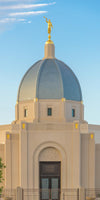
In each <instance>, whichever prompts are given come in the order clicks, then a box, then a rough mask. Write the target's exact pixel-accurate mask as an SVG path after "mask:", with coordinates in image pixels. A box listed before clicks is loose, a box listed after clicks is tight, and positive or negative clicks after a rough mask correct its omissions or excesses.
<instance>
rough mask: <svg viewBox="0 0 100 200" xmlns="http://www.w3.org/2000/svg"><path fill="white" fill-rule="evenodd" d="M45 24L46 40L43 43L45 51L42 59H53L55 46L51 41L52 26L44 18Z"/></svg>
mask: <svg viewBox="0 0 100 200" xmlns="http://www.w3.org/2000/svg"><path fill="white" fill-rule="evenodd" d="M44 18H45V19H46V23H47V24H48V40H47V41H46V43H45V49H44V58H43V59H53V58H55V46H54V43H53V41H52V40H51V28H53V25H52V23H51V21H50V19H49V20H47V18H46V17H44Z"/></svg>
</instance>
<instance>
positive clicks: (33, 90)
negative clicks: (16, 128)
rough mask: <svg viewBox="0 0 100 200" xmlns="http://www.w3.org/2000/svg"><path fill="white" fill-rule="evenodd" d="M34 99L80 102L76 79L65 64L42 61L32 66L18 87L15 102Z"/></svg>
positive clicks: (56, 61) (80, 97)
mask: <svg viewBox="0 0 100 200" xmlns="http://www.w3.org/2000/svg"><path fill="white" fill-rule="evenodd" d="M34 98H38V99H61V98H65V99H67V100H73V101H81V100H82V93H81V88H80V84H79V82H78V79H77V78H76V76H75V74H74V73H73V72H72V70H71V69H70V68H69V67H68V66H67V65H66V64H65V63H63V62H62V61H60V60H58V59H55V58H54V59H44V60H40V61H38V62H36V63H35V64H34V65H32V67H31V68H30V69H29V70H28V71H27V72H26V74H25V75H24V77H23V79H22V81H21V83H20V86H19V90H18V97H17V101H26V100H33V99H34Z"/></svg>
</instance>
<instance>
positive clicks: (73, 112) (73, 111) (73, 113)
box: [72, 109, 75, 117]
mask: <svg viewBox="0 0 100 200" xmlns="http://www.w3.org/2000/svg"><path fill="white" fill-rule="evenodd" d="M72 117H75V109H72Z"/></svg>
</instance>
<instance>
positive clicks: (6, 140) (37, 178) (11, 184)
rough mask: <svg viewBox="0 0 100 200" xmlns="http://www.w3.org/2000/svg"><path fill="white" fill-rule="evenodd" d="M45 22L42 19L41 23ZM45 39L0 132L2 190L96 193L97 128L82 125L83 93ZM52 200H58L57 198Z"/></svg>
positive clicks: (99, 151)
mask: <svg viewBox="0 0 100 200" xmlns="http://www.w3.org/2000/svg"><path fill="white" fill-rule="evenodd" d="M46 21H47V19H46ZM47 23H48V34H49V36H48V37H49V38H48V40H47V42H46V43H45V48H44V58H43V59H41V60H39V61H37V62H36V63H35V64H33V65H32V66H31V67H30V68H29V69H28V71H27V72H26V73H25V75H24V76H23V78H22V80H21V83H20V85H19V89H18V95H17V102H16V106H15V120H14V121H13V122H12V123H11V124H9V125H1V126H0V157H2V158H3V161H4V162H5V165H6V168H5V174H4V175H5V188H9V189H16V188H17V187H18V186H19V187H21V188H26V189H28V188H33V189H36V190H39V189H40V190H41V191H42V194H41V199H46V200H48V199H49V196H48V192H47V193H45V194H44V189H49V190H52V189H58V190H63V189H66V188H71V189H73V188H95V187H98V188H99V187H100V172H99V169H100V144H97V141H96V136H97V135H99V134H100V125H90V124H88V122H87V121H85V120H84V105H83V101H82V91H81V87H80V84H79V81H78V79H77V77H76V76H75V74H74V72H73V71H72V70H71V69H70V68H69V67H68V66H67V65H66V64H65V63H64V62H62V61H61V60H59V59H57V58H56V57H55V46H54V43H53V41H52V40H51V35H50V33H51V28H52V24H51V25H50V23H51V22H50V21H47ZM52 196H53V197H54V198H52V199H55V200H57V199H59V198H60V196H59V195H58V194H57V192H56V193H54V194H53V192H52Z"/></svg>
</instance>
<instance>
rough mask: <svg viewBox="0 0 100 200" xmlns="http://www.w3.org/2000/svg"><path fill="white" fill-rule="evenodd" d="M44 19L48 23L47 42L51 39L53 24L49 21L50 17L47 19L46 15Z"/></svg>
mask: <svg viewBox="0 0 100 200" xmlns="http://www.w3.org/2000/svg"><path fill="white" fill-rule="evenodd" d="M44 18H45V19H46V22H47V23H48V34H49V35H48V39H49V40H48V42H52V41H51V27H52V28H53V25H52V23H51V21H50V19H49V20H47V18H46V17H44Z"/></svg>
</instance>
